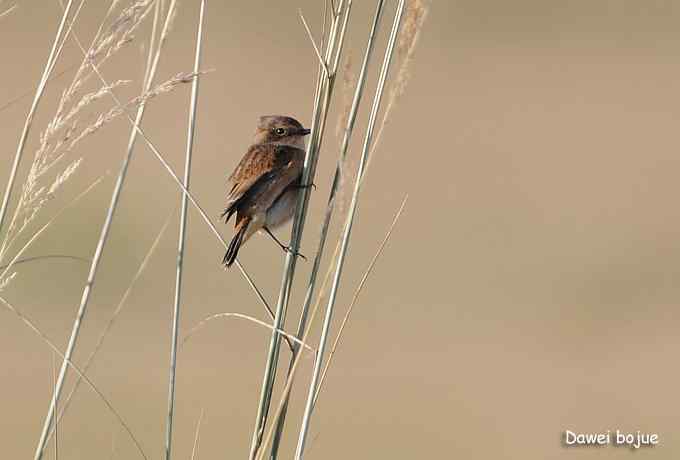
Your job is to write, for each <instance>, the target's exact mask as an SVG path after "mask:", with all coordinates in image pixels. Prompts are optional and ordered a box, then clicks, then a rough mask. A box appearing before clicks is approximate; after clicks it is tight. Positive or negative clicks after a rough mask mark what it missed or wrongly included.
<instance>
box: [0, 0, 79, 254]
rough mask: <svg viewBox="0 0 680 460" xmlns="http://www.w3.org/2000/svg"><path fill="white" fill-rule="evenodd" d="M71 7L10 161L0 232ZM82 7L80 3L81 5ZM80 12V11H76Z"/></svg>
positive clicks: (65, 15) (70, 4)
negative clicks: (12, 158) (27, 140)
mask: <svg viewBox="0 0 680 460" xmlns="http://www.w3.org/2000/svg"><path fill="white" fill-rule="evenodd" d="M72 6H73V0H69V2H68V4H67V5H66V8H65V9H64V12H63V14H62V16H61V22H60V23H59V27H58V29H57V34H56V36H55V37H54V41H53V43H52V49H51V50H50V54H49V56H48V58H47V62H46V63H45V69H44V70H43V74H42V77H41V78H40V83H38V87H37V88H36V91H35V96H34V97H33V103H32V104H31V108H30V109H29V111H28V115H26V120H25V121H24V127H23V130H22V131H21V136H20V137H19V145H18V146H17V150H16V153H15V154H14V160H13V161H12V167H11V169H10V173H9V179H8V180H7V185H6V186H5V193H4V195H3V198H2V204H0V231H2V228H3V224H4V223H5V216H6V214H7V208H8V206H9V200H10V198H11V196H12V191H13V189H14V182H15V180H16V177H17V174H18V172H19V164H20V163H21V159H22V157H23V155H24V148H25V146H26V139H28V134H29V132H30V130H31V126H32V125H33V117H34V116H35V112H36V111H37V109H38V104H39V103H40V99H41V98H42V95H43V93H44V91H45V87H46V86H47V82H48V81H49V77H50V74H51V73H52V70H53V69H54V63H55V62H56V60H57V59H58V58H59V55H60V54H61V50H62V49H63V43H64V40H65V36H64V38H62V34H63V33H64V26H65V25H66V19H67V18H68V16H69V13H70V11H71V7H72ZM81 6H82V3H81ZM78 11H80V9H78ZM75 18H76V16H75V15H74V18H73V20H72V24H73V22H75ZM70 30H71V29H70V28H69V29H68V31H67V32H66V35H68V32H69V31H70ZM2 253H3V251H2V250H1V249H0V260H2Z"/></svg>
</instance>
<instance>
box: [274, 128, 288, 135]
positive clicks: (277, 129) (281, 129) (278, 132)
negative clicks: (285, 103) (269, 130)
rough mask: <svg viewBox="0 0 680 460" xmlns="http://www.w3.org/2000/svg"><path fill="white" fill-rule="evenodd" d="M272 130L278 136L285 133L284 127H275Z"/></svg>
mask: <svg viewBox="0 0 680 460" xmlns="http://www.w3.org/2000/svg"><path fill="white" fill-rule="evenodd" d="M274 132H275V133H276V134H278V135H279V136H283V135H284V134H286V130H285V129H284V128H276V129H275V130H274Z"/></svg>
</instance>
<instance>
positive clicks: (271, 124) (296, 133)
mask: <svg viewBox="0 0 680 460" xmlns="http://www.w3.org/2000/svg"><path fill="white" fill-rule="evenodd" d="M307 134H309V129H306V128H304V127H303V126H302V125H301V124H300V122H299V121H297V120H296V119H295V118H292V117H285V116H282V115H267V116H264V117H260V119H259V121H258V123H257V129H256V130H255V139H254V143H255V144H283V145H290V146H293V147H297V148H300V149H304V148H305V139H304V138H305V136H306V135H307Z"/></svg>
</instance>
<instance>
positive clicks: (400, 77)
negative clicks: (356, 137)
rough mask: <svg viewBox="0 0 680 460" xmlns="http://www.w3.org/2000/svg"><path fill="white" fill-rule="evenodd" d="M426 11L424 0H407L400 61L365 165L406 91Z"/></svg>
mask: <svg viewBox="0 0 680 460" xmlns="http://www.w3.org/2000/svg"><path fill="white" fill-rule="evenodd" d="M428 12H429V5H428V4H427V3H426V2H425V0H409V2H408V6H407V8H406V13H405V14H404V26H403V29H402V33H401V36H400V38H399V41H398V42H397V54H398V56H399V58H400V59H401V63H400V65H399V70H398V71H397V75H396V78H395V79H394V83H393V84H392V88H390V92H389V95H388V96H387V104H386V105H385V110H384V111H383V116H382V119H381V121H380V125H379V128H378V133H377V134H376V136H375V141H374V142H373V146H372V147H371V153H370V155H369V159H368V165H367V166H370V164H371V160H373V156H374V155H373V153H374V152H375V150H376V148H377V147H378V145H379V144H380V140H381V139H382V135H383V132H384V131H385V127H386V126H387V125H388V124H389V120H390V116H391V115H392V110H393V109H394V107H395V105H396V104H397V102H398V101H399V99H400V98H401V96H402V95H403V94H404V91H406V86H407V85H408V82H409V81H410V79H411V64H412V62H413V55H414V53H415V50H416V45H417V44H418V39H419V38H420V32H421V31H422V30H423V24H424V23H425V19H426V18H427V14H428Z"/></svg>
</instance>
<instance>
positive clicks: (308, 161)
mask: <svg viewBox="0 0 680 460" xmlns="http://www.w3.org/2000/svg"><path fill="white" fill-rule="evenodd" d="M351 4H352V2H351V1H347V2H346V3H344V4H343V5H341V6H340V7H339V11H338V12H337V14H335V15H334V16H333V20H332V22H331V27H330V31H329V37H328V43H327V45H326V52H325V56H324V57H323V58H321V56H320V53H319V52H318V48H317V47H316V44H314V48H315V51H316V53H317V55H318V56H319V58H320V61H321V62H320V66H321V68H322V71H321V72H320V79H319V81H318V83H317V89H316V94H315V101H314V112H313V115H312V123H311V133H310V141H309V145H308V146H307V152H306V155H305V162H304V167H303V171H302V179H301V183H302V184H303V185H308V184H310V183H312V182H313V179H314V173H315V171H316V163H317V159H318V154H319V148H320V146H321V140H322V138H323V132H324V128H325V121H326V113H327V111H328V105H329V101H330V96H331V94H332V89H333V84H332V82H333V76H334V70H331V71H330V72H331V73H330V74H329V64H330V63H332V62H333V61H332V57H333V56H334V54H333V53H334V51H336V50H337V52H338V53H339V52H340V50H341V49H342V43H343V41H344V37H345V34H344V27H343V29H342V30H341V31H340V33H339V34H338V31H339V29H340V24H341V18H342V17H343V16H344V17H345V21H344V22H343V25H344V26H345V27H346V25H347V18H348V15H349V13H350V9H351ZM305 28H306V29H307V31H308V32H309V29H308V28H307V27H306V23H305ZM310 39H312V38H311V34H310ZM312 40H313V39H312ZM309 190H310V187H302V188H301V189H300V195H299V198H298V205H297V208H296V211H295V216H294V218H293V228H292V231H291V240H290V241H291V242H290V247H291V251H290V252H288V254H287V255H286V260H285V264H284V269H283V276H282V280H281V289H280V291H279V299H278V302H277V305H276V310H275V313H274V324H273V326H274V328H275V329H274V332H273V333H272V336H271V340H270V343H269V350H268V352H267V361H266V365H265V371H264V376H263V378H262V389H261V392H260V400H259V404H258V408H257V416H256V419H255V428H254V431H253V438H252V442H251V449H250V458H251V459H253V458H255V456H256V455H257V453H258V449H259V448H260V445H261V443H262V435H263V432H264V428H265V425H266V421H267V415H268V412H269V406H270V404H271V398H272V391H273V387H274V380H275V377H276V366H277V363H278V356H279V347H280V342H281V335H280V334H279V332H278V330H279V329H282V326H283V322H284V320H285V315H286V310H287V307H288V301H289V299H290V291H291V288H292V284H293V277H294V273H295V263H296V257H295V254H296V253H297V252H298V250H299V248H300V241H301V239H302V231H303V228H304V221H305V217H306V215H307V208H308V205H309Z"/></svg>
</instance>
